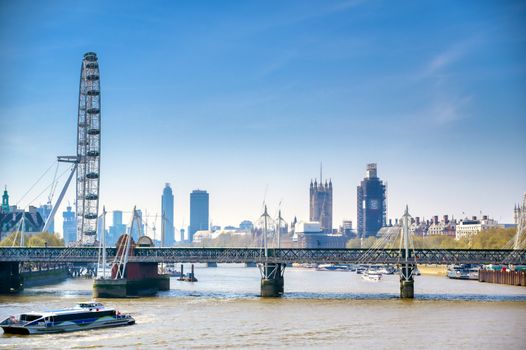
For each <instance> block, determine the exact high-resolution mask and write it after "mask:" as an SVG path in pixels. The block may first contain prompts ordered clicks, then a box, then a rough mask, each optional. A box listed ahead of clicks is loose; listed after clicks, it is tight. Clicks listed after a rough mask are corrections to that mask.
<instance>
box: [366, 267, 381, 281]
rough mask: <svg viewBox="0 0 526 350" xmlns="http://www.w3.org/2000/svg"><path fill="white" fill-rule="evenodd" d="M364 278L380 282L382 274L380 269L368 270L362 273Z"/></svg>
mask: <svg viewBox="0 0 526 350" xmlns="http://www.w3.org/2000/svg"><path fill="white" fill-rule="evenodd" d="M362 278H363V279H364V280H366V281H371V282H379V281H380V280H381V279H382V274H381V273H380V272H378V271H372V270H367V271H365V272H364V273H363V274H362Z"/></svg>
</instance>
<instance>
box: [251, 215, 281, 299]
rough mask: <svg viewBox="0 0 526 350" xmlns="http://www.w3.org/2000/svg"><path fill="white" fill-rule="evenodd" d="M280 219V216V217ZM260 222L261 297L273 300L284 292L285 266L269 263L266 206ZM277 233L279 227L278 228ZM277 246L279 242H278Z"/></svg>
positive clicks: (268, 222)
mask: <svg viewBox="0 0 526 350" xmlns="http://www.w3.org/2000/svg"><path fill="white" fill-rule="evenodd" d="M280 217H281V216H280ZM261 221H262V224H263V248H264V253H265V261H264V262H262V263H259V264H258V267H259V271H260V272H261V296H262V297H263V298H273V297H274V298H275V297H280V296H282V295H283V291H284V288H283V287H284V282H285V280H284V277H283V274H284V273H285V266H286V264H283V263H279V262H278V263H277V262H269V261H268V260H269V249H268V241H269V240H268V237H267V236H268V234H269V232H268V231H269V226H271V227H272V226H273V225H272V224H271V221H272V219H271V218H270V216H269V215H268V212H267V206H265V212H264V213H263V215H261ZM278 231H279V227H278ZM278 244H279V240H278Z"/></svg>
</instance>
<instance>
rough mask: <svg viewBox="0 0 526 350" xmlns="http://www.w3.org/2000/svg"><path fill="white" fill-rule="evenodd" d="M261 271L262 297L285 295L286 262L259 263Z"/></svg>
mask: <svg viewBox="0 0 526 350" xmlns="http://www.w3.org/2000/svg"><path fill="white" fill-rule="evenodd" d="M259 270H260V272H261V297H263V298H276V297H280V296H282V295H283V292H284V288H283V286H284V278H283V274H284V272H285V264H282V263H263V264H259Z"/></svg>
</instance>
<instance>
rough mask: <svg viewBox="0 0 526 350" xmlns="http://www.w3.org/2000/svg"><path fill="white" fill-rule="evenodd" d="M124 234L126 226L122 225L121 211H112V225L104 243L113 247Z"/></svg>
mask: <svg viewBox="0 0 526 350" xmlns="http://www.w3.org/2000/svg"><path fill="white" fill-rule="evenodd" d="M123 233H126V225H123V224H122V211H120V210H114V211H113V223H112V225H111V226H110V228H109V235H108V236H109V237H108V241H107V242H106V244H107V245H114V244H116V243H117V240H118V239H119V237H120V235H122V234H123Z"/></svg>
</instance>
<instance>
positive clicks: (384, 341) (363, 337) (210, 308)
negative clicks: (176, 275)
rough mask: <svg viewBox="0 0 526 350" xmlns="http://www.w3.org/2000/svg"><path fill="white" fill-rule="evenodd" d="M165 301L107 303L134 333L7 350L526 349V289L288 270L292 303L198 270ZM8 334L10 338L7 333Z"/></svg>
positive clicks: (69, 297)
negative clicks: (404, 291)
mask: <svg viewBox="0 0 526 350" xmlns="http://www.w3.org/2000/svg"><path fill="white" fill-rule="evenodd" d="M196 277H197V278H198V279H199V282H197V283H188V282H178V281H176V280H175V279H172V281H171V290H170V291H167V292H161V293H159V295H158V296H157V297H149V298H137V299H100V300H99V301H101V302H103V303H104V304H105V305H106V306H112V307H116V308H117V309H119V310H120V311H121V312H125V313H131V314H132V315H133V316H134V317H135V319H136V321H137V323H136V325H133V326H127V327H118V328H106V329H98V330H90V331H81V332H74V333H62V334H54V335H33V336H18V335H6V334H0V349H103V348H111V349H152V350H153V349H176V348H177V349H214V348H215V349H353V348H364V349H526V288H524V287H513V286H505V285H495V284H487V283H479V282H477V281H456V280H449V279H447V278H446V277H439V276H417V277H416V280H415V294H416V298H415V299H414V300H409V301H407V300H400V299H399V298H398V290H399V282H398V276H395V275H391V276H384V279H383V280H382V281H380V282H370V281H365V280H363V279H362V278H361V277H360V275H356V274H355V273H354V272H338V271H314V270H304V269H296V268H287V270H286V272H285V296H284V297H283V298H280V299H261V298H259V297H258V293H259V278H260V277H259V271H258V269H257V268H245V267H243V266H241V265H221V266H220V267H218V268H205V267H202V268H200V267H197V268H196ZM90 298H91V281H90V280H84V279H75V280H68V281H65V282H63V283H61V284H58V285H54V286H46V287H37V288H29V289H26V290H25V291H24V292H22V293H21V294H19V295H16V296H0V317H2V318H4V317H8V316H9V315H12V314H18V313H21V312H25V311H31V310H33V311H41V310H52V309H60V308H64V307H69V306H73V305H74V304H75V303H77V302H79V301H86V300H89V299H90ZM0 332H1V331H0Z"/></svg>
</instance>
